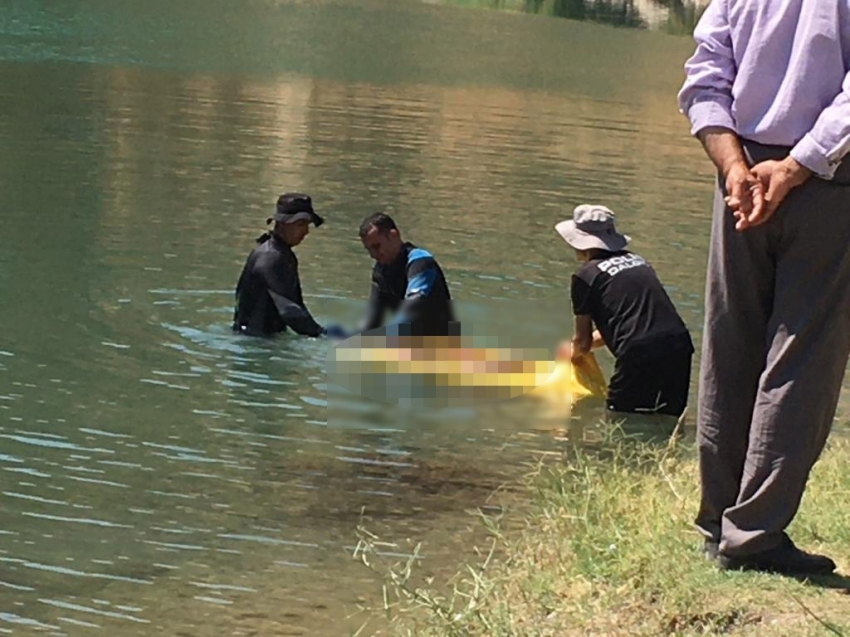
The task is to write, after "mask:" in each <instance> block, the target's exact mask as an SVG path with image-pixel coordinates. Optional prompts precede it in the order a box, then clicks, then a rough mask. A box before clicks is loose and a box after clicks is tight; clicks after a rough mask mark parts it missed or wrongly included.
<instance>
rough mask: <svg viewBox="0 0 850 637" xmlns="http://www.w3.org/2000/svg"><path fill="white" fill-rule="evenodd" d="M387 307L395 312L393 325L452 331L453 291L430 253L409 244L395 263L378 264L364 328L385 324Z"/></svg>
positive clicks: (414, 331)
mask: <svg viewBox="0 0 850 637" xmlns="http://www.w3.org/2000/svg"><path fill="white" fill-rule="evenodd" d="M387 310H389V311H390V312H394V313H395V317H394V318H393V320H392V321H391V323H390V325H399V326H401V325H404V326H405V330H404V331H405V332H408V331H409V332H410V333H411V334H416V335H424V336H441V335H447V334H449V333H450V332H451V331H452V329H453V328H452V325H453V324H454V323H455V316H454V310H453V308H452V299H451V294H450V293H449V287H448V285H447V284H446V279H445V277H444V276H443V271H442V270H441V269H440V266H439V265H438V264H437V261H436V260H435V259H434V257H433V256H432V255H431V253H430V252H428V251H427V250H423V249H422V248H417V247H416V246H415V245H413V244H412V243H405V244H404V245H403V246H402V248H401V250H400V251H399V254H398V256H397V257H396V258H395V260H394V261H393V262H392V263H390V264H388V265H382V264H380V263H376V264H375V267H374V268H373V270H372V293H371V295H370V297H369V309H368V313H367V316H366V319H365V321H364V322H363V325H362V329H363V331H369V330H373V329H375V328H378V327H381V326H382V325H383V324H384V315H385V314H386V312H387Z"/></svg>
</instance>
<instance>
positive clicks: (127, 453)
mask: <svg viewBox="0 0 850 637" xmlns="http://www.w3.org/2000/svg"><path fill="white" fill-rule="evenodd" d="M690 48H691V43H690V41H689V40H688V39H687V38H680V37H672V36H669V35H664V34H661V33H658V32H649V31H632V30H624V29H615V28H612V27H610V26H604V25H598V24H590V23H583V22H576V21H571V20H563V19H557V18H553V17H546V16H541V15H523V14H517V13H499V12H488V11H476V10H471V9H466V8H458V7H452V6H432V5H429V4H422V3H413V2H406V1H396V0H394V1H389V0H387V1H381V0H365V1H364V2H348V1H339V2H332V1H310V2H271V1H262V0H245V1H243V2H232V1H226V0H212V1H208V2H200V1H196V0H187V1H186V2H179V3H172V2H165V1H164V0H153V1H152V2H147V3H121V2H112V1H107V0H75V1H71V2H63V3H48V2H31V1H28V2H25V1H23V0H10V1H9V0H7V2H5V3H3V6H2V7H0V140H2V146H3V149H4V152H2V153H0V206H2V215H3V220H2V232H0V294H2V298H3V310H2V319H0V320H2V328H3V329H2V330H0V634H14V635H19V634H20V635H25V634H42V633H45V634H57V635H58V634H68V635H78V634H79V635H88V634H103V635H119V636H124V635H151V634H168V635H222V634H229V635H230V634H232V635H238V634H243V635H250V634H262V635H269V634H278V635H338V634H346V631H349V630H354V629H356V628H357V627H358V626H359V625H360V624H361V623H362V621H363V617H362V616H361V615H358V614H357V610H358V606H359V605H360V604H373V603H376V602H378V601H379V594H380V586H379V583H378V580H377V578H376V577H375V576H374V575H373V574H372V573H370V572H369V571H368V570H367V569H365V567H363V566H361V565H360V564H359V563H358V562H357V561H356V560H354V559H352V550H353V547H354V545H355V544H356V542H357V535H356V527H357V525H358V524H359V523H360V522H361V521H362V522H363V523H364V524H365V526H366V527H367V528H369V529H370V530H371V531H372V532H375V533H376V534H378V535H379V536H380V537H381V538H382V539H385V540H386V541H388V542H398V543H399V544H398V547H397V548H396V549H391V548H388V549H387V551H388V552H389V553H393V552H398V553H399V554H400V555H403V554H405V552H406V551H409V546H410V545H409V544H408V543H407V542H406V540H407V539H411V540H413V541H420V540H421V541H422V542H423V554H424V557H425V561H424V563H423V567H422V568H424V569H426V571H428V572H452V571H454V570H455V568H456V567H457V564H458V562H459V561H460V560H462V559H466V558H471V557H473V556H472V554H471V545H472V544H473V543H474V542H475V540H476V537H477V535H476V533H477V532H476V531H471V530H470V529H475V528H477V523H476V521H475V520H474V518H472V517H471V516H470V515H469V514H468V511H469V510H471V509H474V508H476V507H484V509H485V511H492V512H495V511H498V508H499V506H500V504H503V501H504V499H505V498H509V497H510V493H509V492H510V491H511V489H510V487H504V488H501V489H500V487H503V485H510V484H514V481H515V480H516V479H517V477H519V476H520V475H521V474H522V473H523V472H524V471H526V470H527V467H528V463H530V462H533V460H534V458H535V457H536V453H537V452H541V451H543V452H545V451H556V450H558V449H559V448H560V445H562V444H563V443H562V441H559V440H558V439H557V438H558V436H553V435H552V433H553V432H554V433H556V434H557V433H559V432H560V430H561V429H563V428H564V427H565V423H564V422H563V421H560V420H558V421H555V420H552V419H548V418H547V417H546V414H545V413H543V412H542V411H541V410H540V409H539V408H538V407H536V406H535V404H534V403H532V402H529V401H525V402H523V401H521V400H520V401H512V402H510V403H506V404H501V405H490V406H487V407H484V408H480V409H466V408H464V409H453V410H443V411H435V412H430V413H425V412H421V411H420V412H414V411H411V410H404V409H401V408H398V409H390V408H388V407H387V406H386V405H381V404H379V403H372V402H369V401H366V400H362V401H356V400H355V401H351V402H349V403H346V404H344V405H341V406H340V407H339V414H338V416H339V417H337V418H329V417H328V414H329V409H328V403H327V400H328V399H327V396H328V394H327V388H326V380H327V379H326V374H325V370H326V355H327V343H326V342H323V341H316V340H310V339H299V338H292V337H283V338H278V339H275V340H272V341H257V340H250V339H245V338H240V337H235V336H233V335H232V334H231V333H230V332H229V329H228V325H229V321H230V318H231V315H232V306H233V287H234V284H235V281H236V278H237V276H238V274H239V270H240V268H241V266H242V263H243V261H244V258H245V256H246V254H247V253H248V251H249V250H250V249H251V247H252V241H253V239H254V237H255V236H256V235H257V234H258V233H259V232H260V231H262V229H263V228H264V220H265V218H266V217H267V216H268V213H269V210H270V204H272V203H273V202H274V200H275V198H276V197H277V195H278V194H279V193H280V192H282V191H284V190H296V189H297V190H304V191H307V192H309V193H311V194H312V195H313V197H314V201H315V203H316V206H317V208H318V210H319V211H320V212H321V213H322V214H324V215H325V216H326V218H327V224H326V225H325V226H323V227H322V228H320V229H318V230H316V231H314V232H313V233H312V234H311V236H310V237H309V238H308V239H307V240H306V242H305V243H304V244H303V245H302V246H301V247H299V248H298V256H299V259H300V261H301V270H302V281H303V285H304V289H305V292H306V299H307V302H308V304H309V306H310V307H311V309H312V310H313V312H314V313H315V314H316V315H317V317H318V318H319V319H320V320H322V321H330V320H334V321H343V322H350V321H353V320H354V318H356V317H357V315H358V314H359V312H360V311H361V309H362V302H363V299H364V297H365V296H366V295H367V293H368V288H369V269H370V267H371V264H370V261H369V259H368V256H367V255H366V254H365V253H364V251H363V249H362V247H361V246H360V244H359V242H358V240H357V237H356V232H357V226H358V224H359V222H360V220H361V219H362V217H363V216H365V215H366V214H368V213H370V212H372V211H375V210H379V209H380V210H386V211H389V212H391V213H392V214H393V215H394V216H395V217H396V219H397V220H398V222H399V223H400V225H401V227H402V230H403V233H404V235H405V237H406V238H408V239H410V240H412V241H414V242H416V243H418V244H420V245H422V246H424V247H427V248H428V249H430V250H431V251H433V252H434V253H435V254H436V255H437V257H438V259H439V260H440V263H441V264H442V266H443V268H444V269H445V271H446V273H447V277H448V280H449V284H450V286H451V289H452V291H453V294H454V296H455V298H456V299H457V303H458V308H459V312H460V314H461V317H462V318H463V320H464V323H465V324H467V325H470V326H473V327H474V329H475V330H476V331H477V332H480V333H481V334H492V335H494V336H495V335H499V337H500V338H503V339H506V340H505V341H504V342H508V341H509V342H510V343H511V344H514V345H515V346H517V347H547V348H551V347H552V346H553V345H554V343H555V342H556V341H557V340H558V339H559V338H562V337H564V336H566V335H567V334H568V333H569V330H570V322H571V319H570V313H569V300H568V294H567V291H568V286H569V275H570V272H571V270H572V268H573V267H574V263H573V262H572V255H571V254H570V252H569V251H568V250H567V249H566V246H565V245H564V244H563V243H562V242H561V241H560V239H559V238H558V237H557V235H555V233H554V232H553V229H552V228H553V225H554V224H555V223H556V222H557V221H558V220H560V219H562V218H564V217H565V216H568V215H569V214H570V211H571V209H572V207H573V206H574V205H576V204H577V203H581V202H585V201H599V202H602V203H605V204H607V205H609V206H610V207H612V208H613V209H614V210H615V211H617V212H618V218H619V220H620V223H621V225H622V227H623V229H624V230H625V231H626V232H627V233H628V234H630V235H632V236H633V237H634V239H635V241H634V247H635V250H636V251H638V252H640V253H641V254H643V255H644V256H646V257H647V258H649V259H650V261H651V262H652V263H653V264H654V265H655V267H656V269H657V270H658V271H659V273H660V275H661V277H662V279H663V280H664V282H665V283H666V284H667V285H668V287H669V290H670V294H671V296H672V297H673V299H674V301H675V302H676V304H677V305H678V307H679V308H680V310H681V313H682V315H683V317H684V318H685V320H686V321H687V322H688V324H689V325H690V327H691V328H692V330H693V332H694V335H695V337H697V338H698V337H699V331H700V322H701V296H702V286H703V271H704V265H705V246H706V243H707V234H708V218H707V217H708V210H709V206H710V187H711V171H710V167H709V166H708V165H707V162H706V161H705V160H704V159H703V157H702V155H701V153H700V151H699V148H698V147H697V145H696V143H695V142H693V141H692V140H691V139H690V138H689V137H688V135H687V126H686V122H685V121H684V119H683V118H682V117H681V116H680V115H679V114H678V113H677V112H676V104H675V92H676V90H677V89H678V85H679V82H680V79H681V65H682V62H683V60H684V59H685V57H686V56H687V55H688V53H689V51H690ZM600 362H601V364H602V366H603V368H604V369H605V370H606V371H608V372H610V367H611V360H610V358H609V357H606V356H602V357H601V361H600ZM846 405H847V400H846V397H844V398H842V413H843V412H844V411H846ZM598 415H599V405H594V404H590V405H588V406H585V407H584V411H582V412H581V413H579V414H578V415H577V418H578V420H579V421H582V419H584V421H585V422H587V423H590V422H592V421H593V420H594V419H596V418H597V417H598ZM494 492H496V493H495V495H494Z"/></svg>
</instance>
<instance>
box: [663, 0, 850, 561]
mask: <svg viewBox="0 0 850 637" xmlns="http://www.w3.org/2000/svg"><path fill="white" fill-rule="evenodd" d="M694 38H695V40H696V42H697V48H696V52H695V53H694V55H693V56H692V57H691V58H690V59H689V60H688V62H687V64H686V65H685V69H686V73H687V79H686V80H685V83H684V86H683V87H682V90H681V92H680V93H679V105H680V107H681V110H682V112H683V113H685V114H686V115H687V116H688V118H689V119H690V121H691V124H692V129H691V132H692V133H693V134H694V135H696V136H697V137H698V138H699V140H700V142H701V143H702V145H703V147H704V149H705V151H706V153H707V155H708V157H709V158H710V159H711V161H712V162H713V163H714V165H715V166H716V167H717V170H718V173H719V174H718V182H717V192H716V195H715V202H714V215H713V222H712V231H711V245H710V250H709V263H708V275H707V283H706V300H705V333H704V340H703V350H702V369H701V374H700V409H699V414H698V443H699V454H700V458H699V459H700V475H701V481H702V498H701V503H700V509H699V513H698V516H697V520H696V524H697V526H698V527H699V529H700V530H701V532H702V533H703V534H704V536H705V538H706V541H705V552H706V554H707V555H709V556H710V557H714V558H717V560H718V563H719V565H720V567H721V568H724V569H754V570H760V571H771V572H782V573H793V574H802V575H809V574H818V573H830V572H832V571H833V570H834V569H835V563H834V562H833V561H832V560H831V559H830V558H828V557H826V556H822V555H814V554H810V553H806V552H804V551H802V550H800V549H799V548H797V547H796V546H795V545H794V543H793V542H792V541H791V539H790V538H789V537H788V535H787V534H786V532H785V529H786V528H787V527H788V525H789V524H790V522H791V520H792V519H793V518H794V516H795V515H796V513H797V510H798V508H799V505H800V501H801V499H802V496H803V491H804V489H805V485H806V481H807V479H808V477H809V472H810V471H811V468H812V466H813V465H814V463H815V461H816V460H817V458H818V456H819V455H820V453H821V451H822V449H823V447H824V444H825V442H826V439H827V436H828V434H829V431H830V427H831V425H832V420H833V418H834V416H835V411H836V406H837V402H838V395H839V390H840V388H841V383H842V379H843V376H844V370H845V366H846V364H847V358H848V352H850V250H848V249H847V239H848V237H850V160H847V159H845V155H846V154H847V152H848V149H850V76H849V75H848V71H850V0H816V1H808V0H713V2H712V3H711V4H710V5H709V6H708V8H707V9H706V11H705V14H704V15H703V17H702V19H701V20H700V22H699V24H698V25H697V28H696V30H695V32H694ZM842 160H843V161H842Z"/></svg>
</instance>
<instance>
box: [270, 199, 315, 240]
mask: <svg viewBox="0 0 850 637" xmlns="http://www.w3.org/2000/svg"><path fill="white" fill-rule="evenodd" d="M271 221H274V233H275V234H276V235H277V236H278V237H280V238H281V239H282V240H283V242H284V243H286V244H287V245H290V246H297V245H298V244H299V243H301V242H302V241H303V240H304V237H306V236H307V235H308V234H309V233H310V224H311V223H312V224H313V225H315V226H316V227H317V228H318V227H319V226H320V225H322V224H323V223H324V222H325V220H324V219H322V217H320V216H319V215H317V214H316V212H315V211H314V210H313V201H312V200H311V199H310V196H309V195H304V194H301V193H297V192H288V193H285V194H283V195H281V196H280V197H278V199H277V206H276V208H275V214H274V217H272V218H271V219H269V222H271Z"/></svg>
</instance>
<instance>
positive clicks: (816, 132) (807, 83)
mask: <svg viewBox="0 0 850 637" xmlns="http://www.w3.org/2000/svg"><path fill="white" fill-rule="evenodd" d="M694 39H695V40H696V43H697V48H696V52H695V53H694V54H693V56H692V57H691V58H690V59H689V60H688V61H687V62H686V63H685V72H686V76H687V77H686V79H685V83H684V86H683V87H682V90H681V91H680V92H679V107H680V109H681V111H682V113H684V114H685V115H687V116H688V119H690V121H691V132H692V133H693V134H694V135H696V134H697V133H698V132H699V131H700V130H702V129H703V128H706V127H708V126H721V127H724V128H728V129H730V130H732V131H734V132H736V133H737V134H738V136H739V137H742V138H745V139H749V140H752V141H754V142H759V143H762V144H771V145H772V144H775V145H781V146H789V147H792V149H791V156H792V157H793V158H794V159H796V160H797V161H798V162H800V163H801V164H803V165H804V166H806V167H807V168H809V169H810V170H812V171H813V172H814V173H815V174H816V175H818V176H820V177H822V178H824V179H832V177H833V175H834V174H835V170H836V168H837V167H838V165H839V164H840V163H841V160H842V158H843V157H844V156H845V155H846V154H847V153H848V151H850V0H712V2H711V4H710V5H709V6H708V8H707V9H706V11H705V13H704V14H703V16H702V18H701V19H700V21H699V23H698V24H697V27H696V29H695V30H694Z"/></svg>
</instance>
